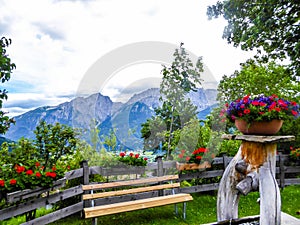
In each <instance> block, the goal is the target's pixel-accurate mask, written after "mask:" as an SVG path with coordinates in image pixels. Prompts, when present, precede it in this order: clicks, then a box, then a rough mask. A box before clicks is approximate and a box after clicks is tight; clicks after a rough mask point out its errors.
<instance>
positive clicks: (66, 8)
mask: <svg viewBox="0 0 300 225" xmlns="http://www.w3.org/2000/svg"><path fill="white" fill-rule="evenodd" d="M1 3H2V4H1V8H0V21H1V22H0V23H1V24H0V32H1V33H3V34H5V36H7V37H8V38H11V39H12V45H11V46H10V47H9V48H8V53H9V55H10V57H11V59H12V61H13V62H14V63H15V64H16V66H17V69H16V70H15V71H14V72H13V74H12V77H13V78H12V80H13V79H14V80H17V81H18V82H15V83H14V85H12V86H11V90H10V89H9V88H8V91H9V100H8V102H7V104H10V105H11V107H13V106H15V107H20V108H22V109H24V110H25V109H26V107H30V106H34V105H38V104H41V105H46V104H51V103H52V104H55V101H56V102H57V104H58V103H60V102H61V101H62V100H64V99H65V98H64V97H63V98H61V97H60V96H72V95H73V94H74V93H76V91H77V89H78V87H79V84H80V82H81V79H82V78H83V76H84V74H85V73H86V71H88V69H89V68H90V67H91V66H92V65H93V63H94V62H96V61H97V59H99V58H100V57H101V56H103V55H105V54H107V53H108V52H110V51H112V50H114V49H116V48H119V47H121V46H124V45H127V44H130V43H135V42H141V41H161V42H167V43H171V44H175V45H179V43H180V42H184V43H185V48H186V49H188V50H190V51H192V52H193V53H195V54H196V55H198V56H203V61H204V63H205V64H206V65H207V67H208V68H209V69H210V70H211V73H212V74H213V76H214V77H215V78H216V79H217V80H219V79H221V77H222V76H223V75H224V74H228V73H232V72H233V71H234V70H235V69H238V68H239V63H240V62H243V61H245V59H247V58H248V55H249V54H248V53H244V52H241V51H240V50H239V49H235V48H233V47H232V46H230V45H228V44H227V43H226V41H224V40H222V39H221V37H222V32H223V27H224V25H225V22H224V20H223V19H216V20H213V21H208V19H207V17H206V8H207V5H209V4H213V3H214V1H211V0H201V1H198V0H191V1H185V2H183V1H179V0H164V1H140V0H127V1H122V0H109V1H108V0H101V1H100V0H97V1H95V0H89V1H85V0H43V1H37V0H26V1H23V0H2V1H1ZM112 63H113V62H112ZM148 71H153V73H148ZM122 73H123V74H124V72H122V71H120V74H122ZM143 73H145V74H146V76H145V77H141V74H143ZM159 74H160V69H157V66H154V68H153V69H150V68H148V67H145V68H136V67H133V68H132V70H131V71H130V74H128V75H126V76H125V75H123V76H119V75H118V74H113V76H114V77H116V78H118V79H114V82H113V83H111V80H108V82H109V83H110V84H109V86H107V87H106V89H105V91H106V92H105V94H106V95H108V96H111V97H112V98H113V97H115V96H117V94H118V93H120V92H122V91H123V92H126V96H127V94H129V93H130V92H131V91H134V90H136V91H138V90H139V88H138V87H137V86H138V85H143V86H144V87H146V86H147V85H148V86H151V85H150V84H149V83H147V82H142V80H143V79H146V78H147V77H153V76H155V77H159ZM105 75H106V74H105ZM99 76H104V75H103V74H99ZM9 82H10V81H9ZM135 82H137V83H136V84H138V85H134V84H135ZM22 83H24V84H22ZM148 86H147V87H148ZM26 87H27V88H26ZM12 92H15V93H24V95H23V96H22V95H15V96H14V97H11V93H12ZM27 94H28V95H27ZM30 94H33V95H34V96H35V97H36V98H37V99H36V100H34V99H32V98H30V96H31V95H30ZM36 94H41V95H36ZM123 94H124V93H123ZM49 96H50V97H49ZM124 96H125V94H124ZM17 98H19V100H20V101H19V102H18V104H20V106H18V105H17V100H18V99H17ZM26 98H27V99H26ZM43 98H45V99H44V101H43ZM66 99H68V97H67V98H66ZM25 101H28V102H29V103H27V105H26V104H25ZM30 101H31V103H30Z"/></svg>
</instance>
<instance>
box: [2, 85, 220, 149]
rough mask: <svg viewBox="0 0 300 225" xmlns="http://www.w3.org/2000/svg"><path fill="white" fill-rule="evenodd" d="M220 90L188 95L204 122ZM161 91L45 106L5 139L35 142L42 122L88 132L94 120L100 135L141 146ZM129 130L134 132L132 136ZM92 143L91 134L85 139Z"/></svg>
mask: <svg viewBox="0 0 300 225" xmlns="http://www.w3.org/2000/svg"><path fill="white" fill-rule="evenodd" d="M216 95H217V90H214V89H207V90H204V89H198V91H197V92H192V93H190V94H189V97H190V98H191V100H192V102H193V103H194V104H195V105H196V106H197V108H198V111H199V114H198V117H199V118H201V119H205V116H206V115H207V114H209V112H210V111H211V109H212V108H213V107H214V106H215V104H216V100H215V99H216ZM159 96H160V93H159V89H158V88H152V89H148V90H145V91H143V92H141V93H138V94H135V95H133V96H132V97H131V98H130V99H129V100H128V101H127V102H126V103H120V102H113V101H112V100H111V99H110V98H109V97H108V96H103V95H101V94H100V93H97V94H93V95H90V96H88V97H77V98H75V99H73V100H71V101H70V102H65V103H62V104H60V105H58V106H44V107H39V108H36V109H34V110H32V111H29V112H26V113H24V114H22V115H20V116H17V117H15V120H16V124H15V125H12V126H11V128H10V129H9V131H8V132H7V133H6V134H5V137H6V138H8V139H11V140H18V139H19V138H21V137H26V138H30V139H33V138H34V133H33V131H34V130H35V128H36V126H37V125H38V123H39V121H40V120H45V121H46V122H47V123H51V124H54V123H56V122H58V123H61V124H66V125H68V126H71V127H74V128H81V129H83V131H85V130H89V128H90V126H91V122H92V120H94V121H95V122H96V126H97V127H98V128H99V130H100V136H108V134H109V132H110V131H111V130H112V129H113V130H114V131H115V134H116V136H117V139H118V142H119V143H121V144H123V145H126V146H127V147H128V148H131V147H135V148H136V147H140V146H141V145H142V140H141V138H140V130H141V124H142V123H144V122H146V120H147V119H148V118H150V117H151V116H153V115H154V109H155V108H157V107H158V106H160V104H161V102H160V101H159ZM129 131H130V132H131V133H129ZM83 137H84V138H85V139H86V140H87V141H89V140H88V139H89V135H88V132H86V133H85V136H83Z"/></svg>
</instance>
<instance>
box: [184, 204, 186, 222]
mask: <svg viewBox="0 0 300 225" xmlns="http://www.w3.org/2000/svg"><path fill="white" fill-rule="evenodd" d="M183 219H184V220H185V219H186V202H184V203H183Z"/></svg>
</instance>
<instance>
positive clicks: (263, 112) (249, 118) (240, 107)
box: [221, 95, 300, 124]
mask: <svg viewBox="0 0 300 225" xmlns="http://www.w3.org/2000/svg"><path fill="white" fill-rule="evenodd" d="M299 113H300V112H299V105H298V104H297V103H296V102H294V101H288V100H285V99H283V98H279V97H278V96H276V95H271V96H264V95H258V96H254V97H251V96H250V95H247V96H245V97H243V98H242V99H237V100H235V101H233V102H231V103H226V104H225V108H224V109H223V110H222V111H221V116H224V115H226V118H227V119H228V120H229V121H231V122H234V121H235V120H236V119H243V120H245V121H246V122H247V123H248V124H251V123H252V122H254V121H271V120H273V119H278V120H286V119H292V118H296V117H298V116H299Z"/></svg>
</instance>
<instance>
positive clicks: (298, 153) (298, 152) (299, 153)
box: [290, 147, 300, 160]
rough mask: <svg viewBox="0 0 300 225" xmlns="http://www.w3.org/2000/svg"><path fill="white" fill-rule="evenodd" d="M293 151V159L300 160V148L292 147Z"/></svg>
mask: <svg viewBox="0 0 300 225" xmlns="http://www.w3.org/2000/svg"><path fill="white" fill-rule="evenodd" d="M290 150H291V152H290V156H291V158H292V159H295V160H300V148H293V147H291V148H290Z"/></svg>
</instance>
